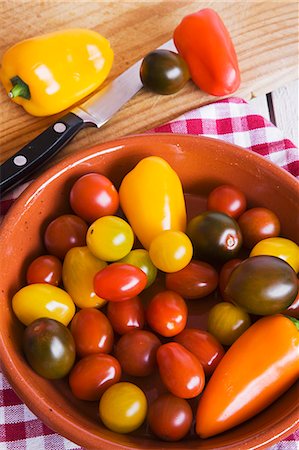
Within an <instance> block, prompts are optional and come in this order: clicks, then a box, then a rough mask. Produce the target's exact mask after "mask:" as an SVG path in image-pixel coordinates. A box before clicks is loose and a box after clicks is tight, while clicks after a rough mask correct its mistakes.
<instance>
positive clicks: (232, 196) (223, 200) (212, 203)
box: [207, 184, 247, 219]
mask: <svg viewBox="0 0 299 450" xmlns="http://www.w3.org/2000/svg"><path fill="white" fill-rule="evenodd" d="M246 206H247V201H246V197H245V195H244V194H243V192H242V191H240V189H238V188H237V187H235V186H233V185H230V184H222V185H220V186H217V187H216V188H215V189H213V190H212V191H211V192H210V194H209V195H208V203H207V209H208V210H210V211H220V212H223V213H225V214H227V215H228V216H231V217H233V218H234V219H237V218H238V217H239V216H240V215H241V214H242V213H243V212H244V211H245V209H246Z"/></svg>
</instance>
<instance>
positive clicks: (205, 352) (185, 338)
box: [174, 328, 224, 376]
mask: <svg viewBox="0 0 299 450" xmlns="http://www.w3.org/2000/svg"><path fill="white" fill-rule="evenodd" d="M174 341H175V342H178V343H179V344H181V345H183V346H184V347H185V348H186V349H187V350H189V351H190V352H191V353H193V354H194V355H195V356H196V357H197V358H198V360H199V361H200V362H201V364H202V367H203V370H204V372H205V374H206V376H210V375H212V373H213V372H214V370H215V369H216V367H217V366H218V364H219V362H220V360H221V359H222V357H223V355H224V349H223V347H222V345H221V344H220V342H219V341H218V340H217V339H216V337H215V336H213V335H212V334H211V333H209V332H208V331H205V330H200V329H197V328H185V330H183V331H182V332H181V333H179V334H177V335H176V336H175V337H174Z"/></svg>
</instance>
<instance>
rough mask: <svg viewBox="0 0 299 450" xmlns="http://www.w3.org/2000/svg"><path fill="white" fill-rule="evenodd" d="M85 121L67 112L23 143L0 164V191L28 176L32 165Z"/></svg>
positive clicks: (37, 164) (61, 144)
mask: <svg viewBox="0 0 299 450" xmlns="http://www.w3.org/2000/svg"><path fill="white" fill-rule="evenodd" d="M87 125H91V124H90V123H85V122H84V121H83V120H82V119H81V118H80V117H78V116H76V114H73V113H71V112H70V113H67V114H66V115H65V116H63V117H61V118H60V119H58V120H57V121H56V122H55V123H53V124H52V125H51V126H50V127H49V128H47V129H46V130H45V131H43V132H42V133H41V134H40V135H38V136H37V137H36V138H35V139H33V141H31V142H29V144H27V145H25V147H23V148H22V149H21V150H19V151H18V152H17V153H15V154H14V155H13V156H12V157H11V158H9V159H8V160H7V161H5V162H4V163H3V164H1V166H0V193H1V195H3V194H4V192H7V191H8V190H9V189H12V188H13V187H14V186H16V185H17V184H18V183H20V182H22V181H24V180H25V179H26V178H28V177H29V176H30V175H31V174H32V173H33V172H34V171H35V170H36V169H38V168H39V167H41V166H42V165H43V164H45V163H46V162H48V161H49V159H50V158H52V157H53V156H54V155H56V153H58V152H59V150H61V149H62V147H64V146H65V145H66V144H67V143H68V142H69V141H70V140H71V139H72V138H73V137H74V136H75V135H76V134H77V133H78V132H79V131H80V130H81V129H82V128H83V127H85V126H87Z"/></svg>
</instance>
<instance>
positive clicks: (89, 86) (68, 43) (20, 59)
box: [0, 28, 114, 116]
mask: <svg viewBox="0 0 299 450" xmlns="http://www.w3.org/2000/svg"><path fill="white" fill-rule="evenodd" d="M113 56H114V54H113V50H112V49H111V47H110V43H109V41H108V40H107V39H106V38H104V37H103V36H102V35H101V34H99V33H97V32H95V31H92V30H87V29H80V28H76V29H68V30H63V31H57V32H54V33H49V34H45V35H42V36H38V37H35V38H31V39H26V40H24V41H21V42H19V43H17V44H15V45H14V46H12V47H11V48H9V49H8V50H7V51H6V52H5V53H4V55H3V58H2V62H1V67H0V80H1V82H2V84H3V86H4V88H5V89H6V91H7V92H8V95H9V96H10V98H11V99H12V100H13V101H14V102H15V103H18V104H19V105H22V106H23V108H24V109H25V110H26V111H27V112H28V113H30V114H32V115H34V116H47V115H51V114H56V113H58V112H61V111H63V110H65V109H67V108H69V107H70V106H71V105H73V104H75V103H76V102H78V101H79V100H81V99H82V98H84V97H85V96H87V95H88V94H90V93H91V92H93V91H94V90H95V89H96V88H98V87H99V86H100V85H101V84H102V83H103V81H104V80H105V79H106V78H107V76H108V74H109V72H110V70H111V66H112V63H113Z"/></svg>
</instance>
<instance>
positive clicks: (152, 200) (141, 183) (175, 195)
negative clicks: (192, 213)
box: [119, 156, 186, 250]
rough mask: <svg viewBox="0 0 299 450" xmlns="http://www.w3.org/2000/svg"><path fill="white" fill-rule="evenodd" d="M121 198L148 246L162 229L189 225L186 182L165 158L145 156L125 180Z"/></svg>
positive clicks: (120, 194)
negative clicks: (185, 196)
mask: <svg viewBox="0 0 299 450" xmlns="http://www.w3.org/2000/svg"><path fill="white" fill-rule="evenodd" d="M119 199H120V205H121V208H122V210H123V212H124V213H125V215H126V217H127V219H128V221H129V223H130V225H131V227H132V228H133V230H134V232H135V234H136V236H137V238H138V239H139V241H140V242H141V244H142V245H143V247H144V248H145V249H147V250H148V249H149V246H150V244H151V242H152V240H153V239H154V238H155V237H156V236H157V235H158V234H160V233H161V232H162V231H164V230H173V231H183V232H184V231H185V229H186V205H185V199H184V194H183V188H182V184H181V181H180V179H179V177H178V175H177V173H176V172H175V171H174V170H173V169H172V167H171V166H170V165H169V164H168V163H167V162H166V161H165V160H164V159H163V158H160V157H158V156H149V157H146V158H143V159H142V160H141V161H140V162H139V163H138V164H137V165H136V166H135V167H134V169H133V170H131V171H130V172H129V173H128V174H127V175H126V176H125V177H124V179H123V180H122V183H121V186H120V189H119Z"/></svg>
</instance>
